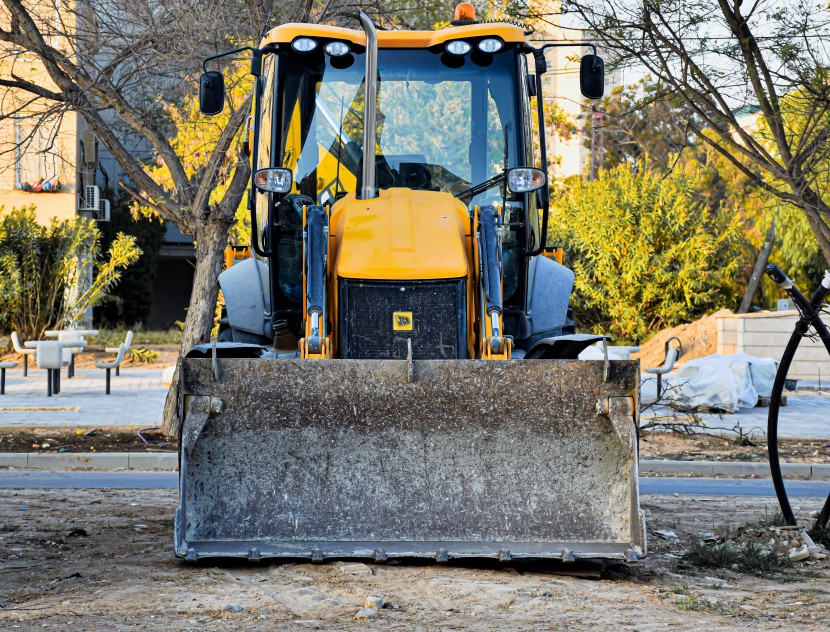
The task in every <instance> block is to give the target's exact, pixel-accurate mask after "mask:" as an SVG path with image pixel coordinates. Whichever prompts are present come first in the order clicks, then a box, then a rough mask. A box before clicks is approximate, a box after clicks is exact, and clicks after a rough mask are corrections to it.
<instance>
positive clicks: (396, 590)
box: [0, 490, 830, 632]
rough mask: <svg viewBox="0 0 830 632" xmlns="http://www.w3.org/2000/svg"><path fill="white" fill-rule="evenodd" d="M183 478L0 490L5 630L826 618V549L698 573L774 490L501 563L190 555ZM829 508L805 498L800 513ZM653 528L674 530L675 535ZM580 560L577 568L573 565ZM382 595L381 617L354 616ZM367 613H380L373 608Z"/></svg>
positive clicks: (630, 624) (658, 624)
mask: <svg viewBox="0 0 830 632" xmlns="http://www.w3.org/2000/svg"><path fill="white" fill-rule="evenodd" d="M175 504H176V495H175V491H172V490H71V491H67V490H54V491H51V490H0V551H2V553H0V627H2V628H4V629H21V630H34V629H37V630H41V629H44V628H52V627H56V628H61V629H67V630H126V629H141V630H174V631H177V630H227V629H232V628H235V629H244V630H271V629H282V628H284V627H291V628H292V629H298V628H299V629H302V628H310V629H332V630H340V629H347V628H348V629H351V628H370V629H407V630H408V629H420V630H437V629H442V630H445V629H446V630H451V629H473V630H519V629H565V630H592V631H594V630H596V629H606V630H658V629H660V630H666V629H671V630H705V631H707V632H708V631H709V630H713V629H718V630H720V629H743V628H746V627H750V626H752V627H754V629H763V630H795V629H798V630H820V629H826V628H827V625H828V623H830V581H828V578H830V569H828V567H829V566H830V564H827V560H820V561H808V562H800V563H797V564H796V566H794V567H792V568H788V569H786V570H785V571H784V572H783V574H781V575H777V576H773V577H772V578H759V577H755V576H752V575H745V574H739V573H737V572H733V571H730V570H715V569H707V570H700V569H697V568H694V567H690V566H688V564H687V563H686V562H685V561H683V560H682V559H681V555H682V552H683V550H684V549H685V548H686V547H687V546H689V544H690V543H692V542H694V541H697V540H699V539H700V538H702V537H705V536H707V535H710V534H711V533H712V532H713V530H714V529H715V528H716V527H717V526H718V525H721V524H723V523H724V520H725V518H728V520H729V522H730V523H733V524H736V523H737V522H746V521H750V522H751V521H754V520H757V519H758V518H759V517H760V516H763V515H767V514H765V513H764V512H771V511H772V502H771V501H761V500H758V499H751V498H701V497H692V498H680V497H672V496H645V497H644V498H643V503H642V504H643V507H644V509H646V510H647V512H648V514H649V537H650V548H651V550H650V553H649V556H648V557H647V558H645V559H644V560H642V561H640V562H639V563H637V564H635V565H632V566H630V567H624V566H612V567H606V568H605V569H604V570H603V569H601V568H600V567H598V566H594V567H580V568H578V567H574V566H570V567H569V566H562V565H555V564H538V563H537V564H511V565H509V566H499V565H497V564H495V563H493V564H485V565H478V566H471V565H464V566H459V565H438V564H413V563H395V562H392V563H387V564H369V565H364V564H357V563H355V562H330V563H325V564H308V563H266V562H262V563H256V564H249V563H247V562H246V563H211V564H202V563H199V564H195V565H194V564H186V563H184V562H182V561H180V560H178V559H176V558H175V557H174V556H173V554H172V524H173V518H172V516H173V511H174V508H175ZM818 507H819V503H818V501H810V502H804V503H801V504H800V511H801V512H808V511H812V510H815V509H817V508H818ZM656 530H671V531H673V532H674V533H675V534H676V535H677V536H678V537H677V538H673V537H670V536H668V538H669V539H665V537H662V536H659V535H657V534H656ZM568 569H574V570H579V572H578V573H577V574H576V575H575V576H574V575H567V574H562V571H563V570H568ZM369 596H379V597H381V598H382V599H383V600H384V602H385V607H383V608H382V609H380V610H379V611H378V616H377V618H376V619H369V620H355V615H356V613H358V611H360V610H361V608H362V606H363V603H364V600H365V599H366V598H367V597H369ZM370 614H371V613H370Z"/></svg>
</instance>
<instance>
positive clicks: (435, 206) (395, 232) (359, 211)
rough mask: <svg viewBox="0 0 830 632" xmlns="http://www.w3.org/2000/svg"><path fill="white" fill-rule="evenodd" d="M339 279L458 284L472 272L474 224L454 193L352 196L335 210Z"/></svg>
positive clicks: (389, 191) (398, 192) (395, 192)
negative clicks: (468, 247) (469, 245)
mask: <svg viewBox="0 0 830 632" xmlns="http://www.w3.org/2000/svg"><path fill="white" fill-rule="evenodd" d="M330 226H331V231H332V233H333V234H332V235H331V236H330V237H331V239H332V240H333V242H334V243H333V244H332V246H333V248H332V249H331V251H332V254H333V255H334V256H335V257H336V259H335V261H336V263H335V274H336V275H337V276H338V277H342V278H347V279H367V280H369V279H370V280H385V279H388V280H390V281H399V280H400V281H405V280H428V279H457V278H461V277H466V276H467V272H468V269H469V265H468V262H467V255H466V248H465V243H466V239H468V238H469V235H470V220H469V216H468V214H467V208H466V207H465V206H464V204H463V203H462V202H461V201H460V200H458V199H456V198H455V197H453V196H452V195H450V194H449V193H443V192H436V191H413V190H412V189H386V190H382V191H380V194H379V196H378V197H377V198H374V199H370V200H358V199H356V198H355V197H354V196H353V195H349V196H347V197H345V198H343V199H342V200H339V201H338V202H337V203H336V204H335V205H334V207H333V208H332V216H331V223H330Z"/></svg>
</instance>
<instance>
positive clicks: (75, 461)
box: [27, 452, 128, 470]
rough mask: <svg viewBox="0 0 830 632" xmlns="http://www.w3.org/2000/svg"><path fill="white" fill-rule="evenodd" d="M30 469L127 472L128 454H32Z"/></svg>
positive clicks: (29, 459) (29, 463)
mask: <svg viewBox="0 0 830 632" xmlns="http://www.w3.org/2000/svg"><path fill="white" fill-rule="evenodd" d="M27 465H28V467H32V468H37V469H43V470H74V469H90V470H125V469H127V465H128V458H127V453H126V452H109V453H106V454H105V453H99V454H77V453H66V454H39V453H31V454H29V458H28V463H27Z"/></svg>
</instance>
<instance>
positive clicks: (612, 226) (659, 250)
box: [548, 165, 743, 344]
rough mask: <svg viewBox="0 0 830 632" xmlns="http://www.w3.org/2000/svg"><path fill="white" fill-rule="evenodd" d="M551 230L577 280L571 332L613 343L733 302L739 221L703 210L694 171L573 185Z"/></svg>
mask: <svg viewBox="0 0 830 632" xmlns="http://www.w3.org/2000/svg"><path fill="white" fill-rule="evenodd" d="M550 232H551V235H550V237H549V241H548V243H551V244H557V245H562V246H564V247H565V256H566V264H567V265H568V266H569V267H571V268H572V269H573V271H574V273H575V274H576V281H575V286H574V297H573V307H574V314H575V318H576V321H577V324H578V325H579V326H580V327H581V328H584V329H588V330H590V331H593V332H596V333H607V334H611V335H612V336H613V338H614V340H615V342H617V343H627V344H631V343H637V342H641V341H643V340H645V339H646V338H647V337H648V336H649V334H650V333H651V332H654V331H656V330H659V329H662V328H663V327H667V326H673V325H677V324H680V323H684V322H689V321H692V320H695V319H697V318H699V317H701V316H703V315H705V314H707V313H709V312H712V311H715V310H716V309H719V308H722V307H735V306H736V305H737V303H738V302H739V301H740V298H741V297H740V292H741V290H740V288H739V287H737V284H736V282H737V278H738V275H739V273H740V271H741V265H740V263H741V262H740V261H739V259H740V256H739V253H740V247H741V243H742V239H743V237H742V231H741V226H740V218H739V217H738V215H737V213H735V212H734V210H733V209H731V208H729V207H725V206H721V207H720V208H718V209H717V210H716V211H712V210H711V209H710V208H709V207H708V205H707V202H706V199H705V196H704V190H703V184H702V178H701V177H700V175H699V174H698V173H695V172H694V171H692V172H690V173H680V174H677V175H673V176H670V177H663V176H661V175H660V174H658V173H655V172H653V171H651V170H649V169H647V168H646V167H645V166H644V165H640V168H639V169H638V170H632V169H631V168H630V167H629V166H628V165H621V166H619V167H616V168H614V169H612V170H609V171H605V172H602V174H601V177H600V179H598V180H594V181H593V182H584V181H579V180H574V181H573V182H572V183H571V186H570V188H567V189H565V190H564V191H563V193H562V195H561V196H560V197H559V198H558V199H556V201H555V203H554V204H553V205H552V208H551V230H550Z"/></svg>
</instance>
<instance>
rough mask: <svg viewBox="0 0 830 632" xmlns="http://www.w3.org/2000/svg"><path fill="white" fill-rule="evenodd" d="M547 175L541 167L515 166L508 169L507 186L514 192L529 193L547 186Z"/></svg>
mask: <svg viewBox="0 0 830 632" xmlns="http://www.w3.org/2000/svg"><path fill="white" fill-rule="evenodd" d="M545 182H547V177H546V176H545V172H544V171H542V170H541V169H534V168H533V167H515V168H514V169H509V170H508V171H507V188H508V189H510V190H511V191H512V192H513V193H528V192H529V191H536V190H538V189H541V188H542V187H543V186H545Z"/></svg>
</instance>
